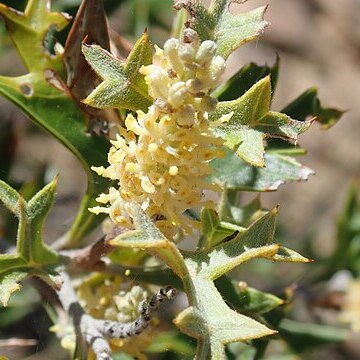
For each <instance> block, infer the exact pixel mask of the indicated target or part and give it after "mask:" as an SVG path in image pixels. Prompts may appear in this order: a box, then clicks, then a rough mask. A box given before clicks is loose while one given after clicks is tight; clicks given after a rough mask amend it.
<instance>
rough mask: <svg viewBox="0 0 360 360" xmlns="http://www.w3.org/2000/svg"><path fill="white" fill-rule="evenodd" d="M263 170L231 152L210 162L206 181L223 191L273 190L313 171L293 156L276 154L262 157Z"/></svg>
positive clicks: (298, 179)
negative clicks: (209, 173) (225, 189)
mask: <svg viewBox="0 0 360 360" xmlns="http://www.w3.org/2000/svg"><path fill="white" fill-rule="evenodd" d="M264 158H265V167H263V168H260V167H255V166H251V165H250V164H248V163H247V162H245V161H243V160H241V159H240V158H239V157H238V156H237V155H236V154H235V153H233V152H230V151H226V156H225V157H224V158H222V159H215V160H213V161H212V162H211V167H212V168H213V173H212V174H211V175H209V177H208V178H207V181H209V182H211V183H215V184H218V185H220V186H221V187H223V188H228V189H236V190H246V191H275V190H277V189H278V188H279V186H280V185H282V184H285V183H288V182H294V181H304V180H307V179H308V178H309V176H310V175H312V174H314V172H313V171H312V170H311V169H309V168H307V167H306V166H304V165H302V164H300V163H299V162H297V161H296V160H295V159H294V158H293V157H290V156H287V155H281V154H279V153H277V152H268V153H266V154H265V157H264Z"/></svg>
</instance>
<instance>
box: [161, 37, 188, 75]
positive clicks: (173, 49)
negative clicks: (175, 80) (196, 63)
mask: <svg viewBox="0 0 360 360" xmlns="http://www.w3.org/2000/svg"><path fill="white" fill-rule="evenodd" d="M178 48H179V40H178V39H174V38H172V39H169V40H167V41H166V42H165V44H164V54H165V56H167V57H168V59H169V62H170V65H171V66H172V68H173V69H174V70H175V72H176V74H177V75H178V76H181V75H182V73H183V71H184V66H183V63H182V61H181V59H180V56H179V53H178Z"/></svg>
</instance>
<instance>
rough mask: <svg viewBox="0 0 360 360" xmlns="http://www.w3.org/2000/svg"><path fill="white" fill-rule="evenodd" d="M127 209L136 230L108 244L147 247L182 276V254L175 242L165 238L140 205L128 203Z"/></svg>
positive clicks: (183, 265)
mask: <svg viewBox="0 0 360 360" xmlns="http://www.w3.org/2000/svg"><path fill="white" fill-rule="evenodd" d="M127 211H128V213H129V214H130V215H131V216H132V218H133V220H134V225H135V229H136V230H132V231H128V232H126V233H124V234H121V235H119V236H117V237H116V238H115V239H113V240H111V241H110V244H111V245H114V246H121V247H135V248H141V249H148V250H150V252H151V253H153V254H154V255H155V256H156V257H158V258H160V259H161V260H162V261H164V263H165V264H166V265H168V266H169V267H170V268H171V269H172V270H173V271H174V272H175V274H177V275H178V276H179V277H181V278H183V277H184V276H185V275H186V273H187V270H186V268H185V264H184V260H183V258H182V255H181V254H180V252H179V250H178V249H177V247H176V246H175V244H174V243H173V242H170V241H169V240H167V239H166V237H165V236H164V235H163V234H162V233H161V232H160V231H159V229H158V228H157V227H156V226H155V225H154V224H153V222H152V221H151V219H150V218H149V217H148V216H147V215H146V214H145V213H144V212H143V210H142V209H141V207H140V205H138V204H137V203H130V204H129V205H128V208H127Z"/></svg>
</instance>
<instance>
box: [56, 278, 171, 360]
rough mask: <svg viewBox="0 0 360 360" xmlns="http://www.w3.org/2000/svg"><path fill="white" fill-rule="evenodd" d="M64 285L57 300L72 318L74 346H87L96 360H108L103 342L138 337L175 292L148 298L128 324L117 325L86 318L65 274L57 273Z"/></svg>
mask: <svg viewBox="0 0 360 360" xmlns="http://www.w3.org/2000/svg"><path fill="white" fill-rule="evenodd" d="M61 275H62V278H63V280H64V283H63V285H62V288H61V290H60V291H59V292H58V295H59V300H60V302H61V303H62V306H63V307H64V309H65V310H66V311H67V312H68V313H69V314H70V315H71V316H72V318H73V323H74V327H75V333H76V337H77V343H78V344H81V343H83V342H85V343H86V345H88V346H91V348H92V349H93V351H94V353H95V356H96V359H97V360H106V359H108V360H110V359H111V353H110V346H109V343H108V341H107V338H126V337H131V336H134V335H138V334H140V333H141V332H142V331H143V330H144V329H145V328H146V327H147V326H148V325H149V322H150V320H151V318H152V315H153V313H154V312H155V311H156V310H157V309H158V307H159V305H160V304H161V303H162V302H163V301H164V300H171V299H173V298H174V296H175V293H176V291H175V289H174V288H173V287H171V286H168V287H166V288H165V289H161V290H160V291H159V292H158V293H156V294H155V295H153V296H152V298H151V300H150V301H149V303H147V302H146V301H143V302H142V303H141V304H140V305H139V313H140V316H139V318H138V319H136V320H135V321H133V322H131V323H119V322H116V321H107V320H103V319H94V318H93V317H92V316H90V315H88V314H86V312H85V311H84V309H83V308H82V306H81V305H80V304H79V302H78V299H77V296H76V294H75V291H74V289H73V287H72V285H71V279H70V277H69V275H68V274H67V273H66V272H63V273H61Z"/></svg>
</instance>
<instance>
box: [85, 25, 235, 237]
mask: <svg viewBox="0 0 360 360" xmlns="http://www.w3.org/2000/svg"><path fill="white" fill-rule="evenodd" d="M216 51H217V46H216V44H215V42H213V41H210V40H206V41H203V42H200V41H199V38H198V35H197V33H196V32H195V31H194V30H192V29H185V31H184V35H183V38H182V40H181V41H180V40H178V39H169V40H168V41H166V43H165V45H164V49H163V50H162V49H160V48H158V47H156V53H155V55H154V57H153V63H152V64H151V65H149V66H143V67H142V68H141V69H140V72H141V73H142V74H143V75H144V76H145V82H146V83H147V85H148V89H149V94H150V96H151V97H152V98H153V100H154V101H153V105H151V106H150V107H149V108H148V111H147V112H146V113H144V112H143V111H140V110H139V111H137V112H136V114H128V116H127V117H126V120H125V126H126V129H125V128H119V133H118V134H117V135H116V139H115V140H113V141H111V143H112V147H111V149H110V151H109V154H108V161H109V164H110V165H109V166H108V167H107V168H104V167H97V168H94V170H95V171H96V172H97V173H98V174H99V175H101V176H103V177H106V178H109V179H111V180H114V181H115V182H116V183H117V186H116V187H112V188H110V190H109V192H108V193H107V194H101V195H100V196H99V197H98V198H97V201H98V202H99V203H101V204H104V206H97V207H94V208H92V209H90V211H92V212H94V213H96V214H98V213H107V214H109V216H110V218H111V219H112V221H113V222H114V223H115V224H117V225H121V226H126V227H131V226H132V221H131V217H130V216H129V214H128V213H127V211H126V203H127V202H132V201H135V202H137V203H138V204H140V205H141V207H142V209H143V210H144V211H145V212H146V213H147V214H148V215H149V216H150V217H151V218H152V219H153V220H154V222H155V224H156V225H157V226H158V228H159V229H160V230H161V231H162V232H163V233H164V234H165V235H166V236H167V237H169V238H174V236H175V235H176V234H177V233H178V232H179V230H180V229H181V230H182V232H183V233H185V234H191V233H192V231H193V228H197V227H198V226H199V223H198V222H197V221H195V220H191V219H190V218H189V217H188V216H186V215H185V214H184V213H185V211H186V210H188V209H192V208H200V207H201V206H208V207H212V206H214V205H213V203H212V202H211V201H206V200H205V199H204V190H213V191H218V190H219V189H218V187H217V186H215V185H212V184H209V183H208V182H206V177H207V176H208V175H209V174H210V173H211V172H212V170H211V167H210V165H209V162H210V161H211V160H213V159H215V158H220V157H223V156H224V153H223V151H222V149H221V147H222V145H223V140H222V139H221V138H219V137H217V136H215V135H214V133H213V128H214V127H215V126H218V125H219V124H221V123H222V122H223V121H226V120H228V119H229V118H230V117H231V114H229V115H227V116H223V117H222V118H221V119H219V120H218V121H216V122H210V121H209V120H208V113H209V112H211V111H214V110H215V108H216V106H217V100H216V99H215V98H213V97H211V89H212V88H214V87H215V86H217V85H218V84H219V80H220V78H221V75H222V74H223V72H224V69H225V60H224V59H223V58H222V57H221V56H219V55H217V54H216Z"/></svg>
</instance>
